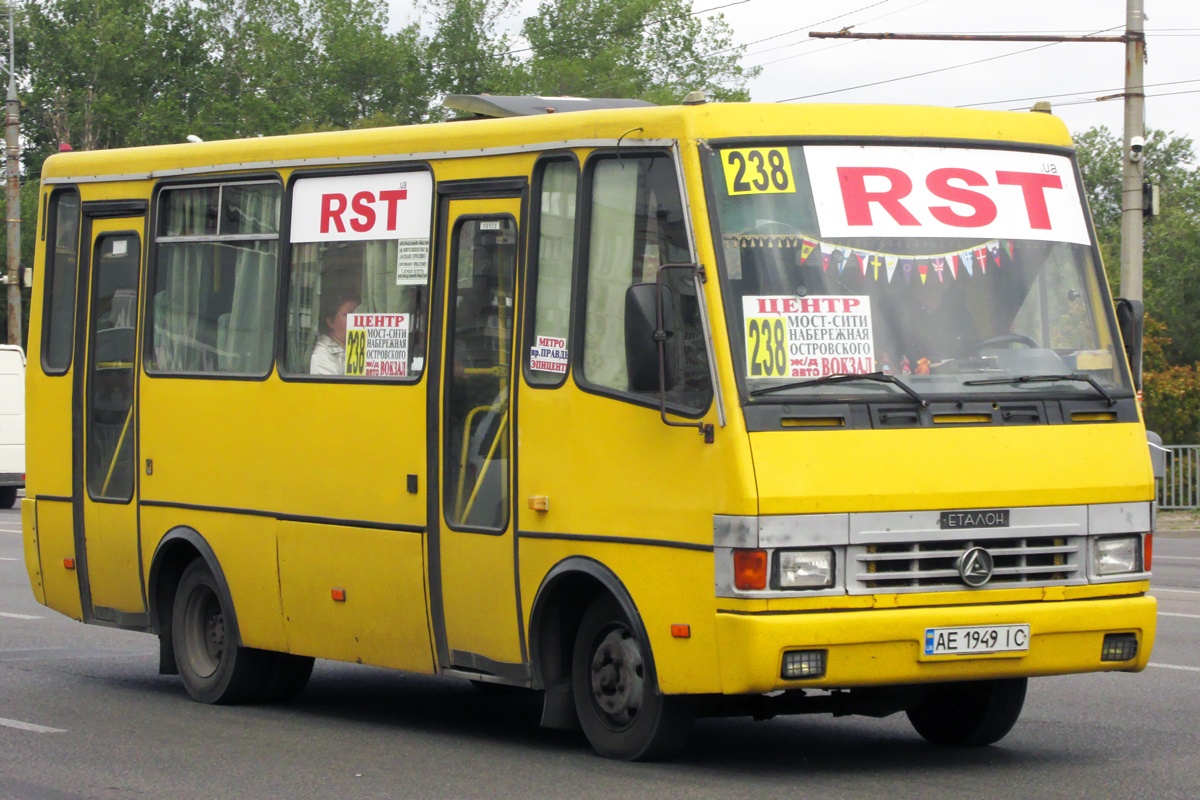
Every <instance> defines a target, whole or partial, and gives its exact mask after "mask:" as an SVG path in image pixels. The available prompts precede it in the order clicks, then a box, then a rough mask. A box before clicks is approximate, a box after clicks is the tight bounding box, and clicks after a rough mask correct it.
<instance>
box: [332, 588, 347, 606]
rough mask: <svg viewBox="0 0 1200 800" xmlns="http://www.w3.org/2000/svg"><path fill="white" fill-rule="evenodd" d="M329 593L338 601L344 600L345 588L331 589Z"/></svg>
mask: <svg viewBox="0 0 1200 800" xmlns="http://www.w3.org/2000/svg"><path fill="white" fill-rule="evenodd" d="M329 594H330V595H332V596H333V599H334V600H336V601H337V602H339V603H344V602H346V590H345V589H331V590H330V592H329Z"/></svg>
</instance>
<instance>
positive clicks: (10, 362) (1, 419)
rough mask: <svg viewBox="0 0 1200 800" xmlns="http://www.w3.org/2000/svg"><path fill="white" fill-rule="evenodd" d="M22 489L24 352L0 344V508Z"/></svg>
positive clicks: (23, 464)
mask: <svg viewBox="0 0 1200 800" xmlns="http://www.w3.org/2000/svg"><path fill="white" fill-rule="evenodd" d="M24 488H25V351H24V350H22V349H21V348H20V347H18V346H17V345H15V344H0V508H12V507H13V505H14V504H15V503H16V502H17V490H18V489H24Z"/></svg>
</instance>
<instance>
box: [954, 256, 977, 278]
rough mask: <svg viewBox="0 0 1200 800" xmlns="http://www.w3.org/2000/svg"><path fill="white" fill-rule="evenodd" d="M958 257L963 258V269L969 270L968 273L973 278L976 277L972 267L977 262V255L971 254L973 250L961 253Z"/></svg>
mask: <svg viewBox="0 0 1200 800" xmlns="http://www.w3.org/2000/svg"><path fill="white" fill-rule="evenodd" d="M958 257H959V258H960V259H962V265H963V269H965V270H966V271H967V275H969V276H971V277H972V278H973V277H975V273H974V272H973V271H972V269H971V267H972V265H973V264H974V263H975V256H974V255H972V254H971V251H970V250H967V251H965V252H962V253H959V254H958Z"/></svg>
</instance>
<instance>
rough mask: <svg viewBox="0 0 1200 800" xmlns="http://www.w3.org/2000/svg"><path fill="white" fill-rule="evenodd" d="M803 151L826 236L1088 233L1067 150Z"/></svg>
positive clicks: (1074, 239) (1069, 238)
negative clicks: (1050, 152) (1048, 152)
mask: <svg viewBox="0 0 1200 800" xmlns="http://www.w3.org/2000/svg"><path fill="white" fill-rule="evenodd" d="M804 155H805V160H806V161H807V162H808V175H809V180H810V182H811V184H812V191H813V198H814V199H815V201H816V206H817V219H818V221H819V223H820V226H821V235H822V236H827V237H862V236H871V237H874V236H887V237H893V236H895V237H922V238H924V237H938V238H972V239H975V238H1006V239H1036V240H1041V241H1052V242H1071V243H1075V244H1087V243H1088V241H1089V238H1088V230H1087V223H1086V221H1085V218H1084V214H1083V207H1082V206H1081V204H1080V197H1079V189H1078V187H1077V185H1076V183H1075V171H1074V169H1073V168H1072V166H1071V161H1070V160H1069V159H1067V158H1064V157H1063V156H1055V155H1046V154H1043V153H1020V152H1014V151H1008V150H971V149H966V148H950V147H846V146H809V147H805V148H804Z"/></svg>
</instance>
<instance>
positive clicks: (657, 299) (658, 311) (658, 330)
mask: <svg viewBox="0 0 1200 800" xmlns="http://www.w3.org/2000/svg"><path fill="white" fill-rule="evenodd" d="M669 269H686V270H688V271H689V272H691V273H692V275H696V274H697V271H698V270H701V272H700V274H701V275H702V276H703V272H702V270H703V267H699V266H697V265H695V264H663V265H662V266H661V267H659V268H658V276H657V277H656V278H655V281H654V341H655V342H657V343H658V414H659V416H660V417H662V421H663V424H664V425H669V426H670V427H672V428H696V429H697V430H698V431H699V433H700V435H701V436H703V437H704V443H705V444H712V443H713V434H714V430H713V426H712V423H711V422H673V421H671V420H669V419H667V350H666V348H667V339H668V338H670V336H671V334H668V333H667V332H666V331H665V330H663V295H662V287H663V273H664V272H666V271H667V270H669ZM700 300H701V302H703V298H700Z"/></svg>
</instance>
